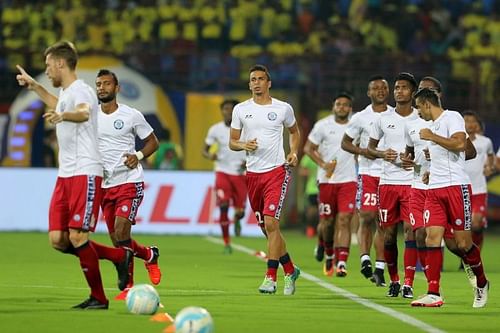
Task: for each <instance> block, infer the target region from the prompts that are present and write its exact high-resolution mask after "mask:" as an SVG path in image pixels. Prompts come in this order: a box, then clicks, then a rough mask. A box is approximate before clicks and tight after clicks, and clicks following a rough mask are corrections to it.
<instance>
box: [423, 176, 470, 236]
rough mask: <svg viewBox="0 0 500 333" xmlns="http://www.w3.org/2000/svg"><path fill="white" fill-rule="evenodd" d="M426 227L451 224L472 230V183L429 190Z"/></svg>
mask: <svg viewBox="0 0 500 333" xmlns="http://www.w3.org/2000/svg"><path fill="white" fill-rule="evenodd" d="M424 223H425V226H426V227H430V226H440V227H444V228H447V227H448V226H450V227H451V228H452V229H454V230H470V229H471V224H472V207H471V188H470V185H468V184H467V185H453V186H448V187H441V188H435V189H429V190H427V197H426V199H425V209H424Z"/></svg>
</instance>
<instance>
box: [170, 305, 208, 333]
mask: <svg viewBox="0 0 500 333" xmlns="http://www.w3.org/2000/svg"><path fill="white" fill-rule="evenodd" d="M174 325H175V333H212V332H213V331H214V322H213V320H212V316H210V313H208V311H207V310H205V309H204V308H200V307H197V306H189V307H187V308H184V309H182V310H181V311H179V313H178V314H177V316H175V320H174Z"/></svg>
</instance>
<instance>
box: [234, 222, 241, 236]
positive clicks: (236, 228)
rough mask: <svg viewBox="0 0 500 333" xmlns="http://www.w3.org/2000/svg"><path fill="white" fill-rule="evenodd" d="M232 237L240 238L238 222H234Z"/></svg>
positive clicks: (239, 224)
mask: <svg viewBox="0 0 500 333" xmlns="http://www.w3.org/2000/svg"><path fill="white" fill-rule="evenodd" d="M234 235H235V236H236V237H239V236H241V222H240V220H236V221H234Z"/></svg>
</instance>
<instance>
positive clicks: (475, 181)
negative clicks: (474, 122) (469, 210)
mask: <svg viewBox="0 0 500 333" xmlns="http://www.w3.org/2000/svg"><path fill="white" fill-rule="evenodd" d="M471 141H472V140H471ZM472 144H473V145H474V148H476V157H475V158H473V159H470V160H466V161H465V172H467V175H468V176H469V178H470V183H471V187H472V194H482V193H487V192H488V189H487V186H486V176H485V175H484V173H483V169H484V165H485V164H486V162H487V160H488V155H492V154H494V152H493V143H492V142H491V140H490V139H489V138H487V137H485V136H483V135H480V134H476V138H475V139H474V140H473V141H472Z"/></svg>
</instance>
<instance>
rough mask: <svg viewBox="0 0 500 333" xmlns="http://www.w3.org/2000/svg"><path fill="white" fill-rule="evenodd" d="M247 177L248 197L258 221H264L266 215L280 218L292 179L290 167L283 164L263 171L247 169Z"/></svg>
mask: <svg viewBox="0 0 500 333" xmlns="http://www.w3.org/2000/svg"><path fill="white" fill-rule="evenodd" d="M246 177H247V187H248V199H249V200H250V206H251V207H252V210H253V211H254V213H255V216H256V218H257V221H258V222H259V223H260V224H262V223H264V215H268V216H272V217H274V218H276V219H278V220H279V218H280V216H281V210H282V209H283V204H284V203H285V198H286V193H287V191H288V185H289V184H290V181H291V179H292V176H291V172H290V169H289V167H288V166H285V165H282V166H279V167H277V168H274V169H272V170H270V171H267V172H262V173H257V172H248V171H247V176H246Z"/></svg>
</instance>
